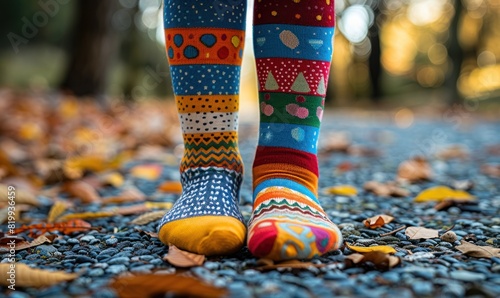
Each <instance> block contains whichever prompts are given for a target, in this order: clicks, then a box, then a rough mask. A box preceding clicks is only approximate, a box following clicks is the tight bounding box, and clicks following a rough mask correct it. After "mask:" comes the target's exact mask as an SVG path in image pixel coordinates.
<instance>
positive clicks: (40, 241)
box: [0, 235, 56, 251]
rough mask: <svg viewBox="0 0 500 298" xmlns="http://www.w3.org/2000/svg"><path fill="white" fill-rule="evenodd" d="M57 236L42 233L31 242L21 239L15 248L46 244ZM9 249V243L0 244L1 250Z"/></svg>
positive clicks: (20, 248)
mask: <svg viewBox="0 0 500 298" xmlns="http://www.w3.org/2000/svg"><path fill="white" fill-rule="evenodd" d="M55 238H56V235H49V236H45V235H41V236H38V237H37V238H35V239H34V240H33V241H31V242H28V241H21V242H19V243H16V246H15V247H14V249H15V250H16V251H17V250H23V249H26V248H30V247H35V246H38V245H41V244H44V243H47V242H48V243H52V241H53V240H54V239H55ZM9 250H10V246H9V245H7V244H2V245H0V251H9Z"/></svg>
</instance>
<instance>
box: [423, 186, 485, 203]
mask: <svg viewBox="0 0 500 298" xmlns="http://www.w3.org/2000/svg"><path fill="white" fill-rule="evenodd" d="M475 199H476V198H475V197H474V196H472V195H471V194H469V193H468V192H466V191H463V190H453V189H451V188H449V187H447V186H434V187H431V188H428V189H425V190H423V191H422V192H421V193H419V194H418V195H417V196H416V197H415V199H414V201H415V202H418V203H421V202H428V201H444V200H455V201H473V200H475Z"/></svg>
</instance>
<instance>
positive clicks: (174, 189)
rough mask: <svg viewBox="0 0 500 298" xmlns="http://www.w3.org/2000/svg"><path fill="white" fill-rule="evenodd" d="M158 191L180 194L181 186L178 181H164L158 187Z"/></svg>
mask: <svg viewBox="0 0 500 298" xmlns="http://www.w3.org/2000/svg"><path fill="white" fill-rule="evenodd" d="M158 190H159V191H162V192H166V193H175V194H181V193H182V184H181V183H180V182H179V181H165V182H163V183H162V184H161V185H160V186H159V187H158Z"/></svg>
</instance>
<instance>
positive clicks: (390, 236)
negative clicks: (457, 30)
mask: <svg viewBox="0 0 500 298" xmlns="http://www.w3.org/2000/svg"><path fill="white" fill-rule="evenodd" d="M1 96H2V100H1V101H0V110H1V111H2V113H1V114H0V221H1V224H2V225H1V226H0V227H1V231H2V233H1V235H0V259H1V263H0V284H1V285H2V292H3V294H4V295H6V296H7V297H30V296H37V297H64V296H99V297H117V296H119V297H146V296H153V295H156V294H160V296H161V293H166V292H170V293H175V294H179V295H185V296H196V295H198V296H210V297H221V296H231V297H332V296H361V297H393V296H394V295H398V297H422V296H423V297H425V296H428V297H435V296H441V297H463V296H478V297H498V296H500V165H499V163H500V133H499V131H500V123H498V122H486V121H481V120H478V119H476V118H474V117H473V115H470V114H462V115H461V116H460V117H455V118H453V121H449V119H450V118H445V119H440V118H438V119H430V120H429V119H427V120H425V119H424V118H421V117H416V119H417V120H416V121H413V120H412V119H413V118H412V117H413V116H412V117H410V118H408V119H402V120H401V119H396V120H397V121H396V123H394V121H393V119H394V118H393V116H394V115H393V114H391V113H390V112H386V113H381V114H377V113H369V112H349V113H347V114H342V113H334V114H331V115H327V116H326V117H325V119H324V125H323V127H322V136H323V138H322V140H321V143H320V146H319V148H320V151H321V153H320V157H319V158H320V167H321V168H320V173H321V179H320V189H321V190H320V200H321V202H322V205H323V207H324V208H325V210H326V211H327V213H328V215H329V216H330V217H331V218H332V220H333V221H334V222H335V223H337V224H338V225H339V227H340V228H341V230H342V233H343V235H344V238H345V239H344V240H345V243H344V246H343V247H342V248H341V249H339V250H337V251H332V252H330V253H329V254H327V255H325V256H322V257H318V258H315V259H313V260H310V261H300V260H299V261H293V262H285V263H279V264H274V263H273V262H271V261H269V260H263V259H260V260H259V259H256V258H254V257H252V256H251V255H250V253H249V252H248V250H247V249H246V248H244V249H243V250H242V251H240V252H239V253H237V254H235V255H233V256H227V257H215V258H214V257H210V258H205V257H204V256H199V255H192V254H189V253H186V252H183V251H180V250H178V249H177V248H175V247H170V248H169V247H166V246H164V245H163V244H162V243H161V242H160V241H159V240H158V239H157V238H156V228H157V224H158V222H159V219H160V218H161V216H162V215H163V214H164V213H165V212H166V211H167V210H168V209H169V208H170V207H171V206H172V203H173V202H175V200H176V198H177V197H178V196H179V193H180V191H181V187H180V184H179V182H178V181H179V173H178V163H179V159H180V157H181V154H182V146H181V145H180V144H181V138H180V135H179V132H180V130H179V127H178V122H177V116H176V113H175V109H174V108H173V106H172V104H171V103H165V102H164V103H157V102H146V103H140V104H133V105H123V104H118V103H117V104H109V105H105V106H104V105H99V104H96V103H91V102H84V101H77V100H74V99H71V98H60V97H58V96H53V97H51V96H44V97H41V96H35V95H29V96H26V95H23V96H21V95H16V94H12V93H10V92H7V91H2V94H1ZM375 114H376V115H378V116H374V115H375ZM240 133H241V135H242V136H245V138H242V139H241V140H240V150H241V152H242V155H243V158H244V160H245V164H246V165H247V166H246V169H247V170H246V174H245V180H244V185H243V189H242V191H241V210H242V212H243V214H244V216H245V218H246V219H247V220H248V218H249V216H250V213H251V208H252V206H251V201H252V197H251V196H252V195H251V193H252V192H251V170H250V169H251V166H250V165H251V162H252V159H253V155H254V150H255V145H256V136H257V125H256V123H253V124H246V123H244V124H242V125H241V127H240ZM13 207H14V208H13ZM14 262H15V263H14ZM12 265H15V267H13V266H12ZM12 268H15V269H14V270H13V271H12V270H11V269H12ZM12 274H14V276H15V279H12ZM13 285H14V287H15V291H12V290H9V288H8V287H9V286H10V287H11V289H12V288H13Z"/></svg>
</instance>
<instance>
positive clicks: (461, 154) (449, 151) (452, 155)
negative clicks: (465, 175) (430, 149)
mask: <svg viewBox="0 0 500 298" xmlns="http://www.w3.org/2000/svg"><path fill="white" fill-rule="evenodd" d="M436 157H437V158H439V159H444V160H449V159H456V158H457V159H467V158H468V157H469V151H467V150H466V149H465V148H464V147H463V146H462V145H458V144H456V145H451V146H449V147H447V148H445V149H443V150H441V151H439V152H438V153H436Z"/></svg>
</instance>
